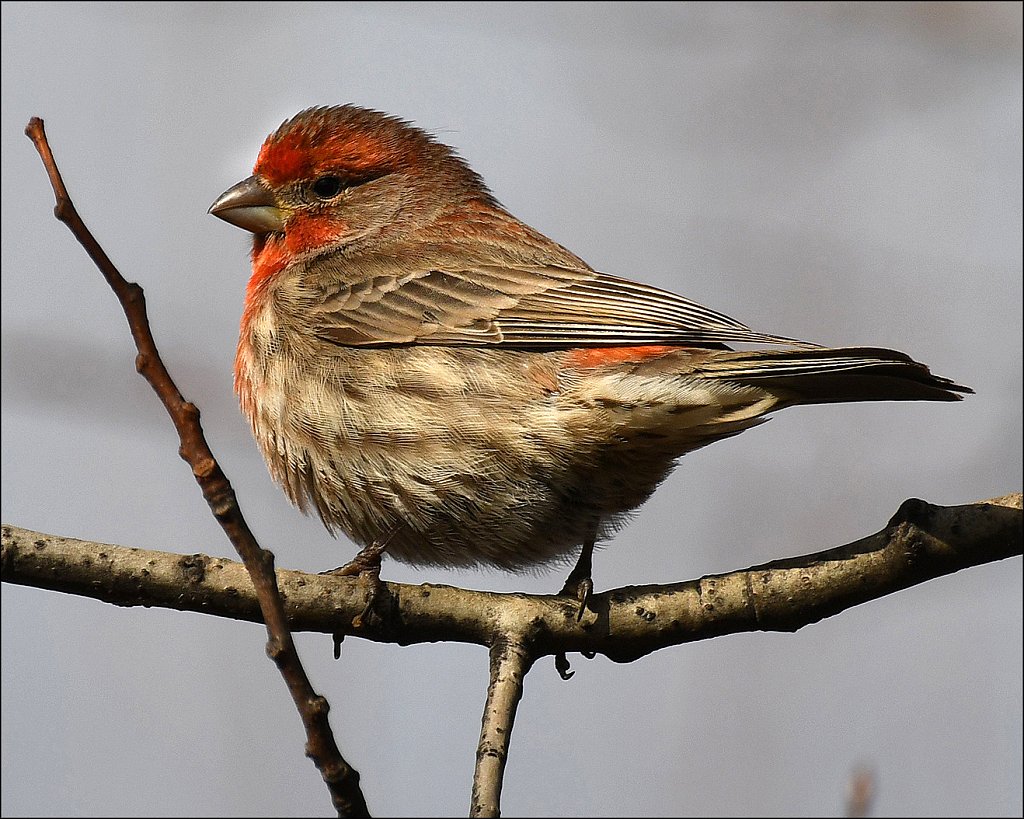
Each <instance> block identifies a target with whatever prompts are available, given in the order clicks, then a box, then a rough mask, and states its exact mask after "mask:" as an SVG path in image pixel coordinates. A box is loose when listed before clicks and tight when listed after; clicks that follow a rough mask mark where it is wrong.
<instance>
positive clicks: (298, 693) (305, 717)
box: [25, 117, 369, 816]
mask: <svg viewBox="0 0 1024 819" xmlns="http://www.w3.org/2000/svg"><path fill="white" fill-rule="evenodd" d="M25 135H26V136H27V137H28V138H29V139H31V140H32V144H33V145H35V147H36V150H37V151H38V152H39V156H40V158H41V159H42V161H43V166H44V167H45V168H46V173H47V175H48V176H49V177H50V185H51V187H52V188H53V194H54V197H55V199H56V201H57V204H56V205H55V206H54V215H55V216H56V217H57V219H59V220H60V221H61V222H63V223H64V224H65V225H67V227H68V229H69V230H70V231H71V232H72V233H73V234H74V236H75V238H76V239H78V241H79V242H80V243H81V245H82V247H84V248H85V250H86V252H87V253H88V254H89V257H90V258H91V259H92V260H93V262H95V264H96V267H98V268H99V270H100V272H101V273H102V274H103V277H104V278H105V279H106V280H107V284H109V285H110V287H111V289H112V290H113V291H114V294H115V295H116V296H117V299H118V301H119V302H120V303H121V307H122V308H123V309H124V314H125V317H126V318H127V319H128V326H129V328H130V329H131V333H132V337H133V338H134V339H135V346H136V348H137V349H138V355H137V356H136V358H135V368H136V369H137V370H138V371H139V373H140V374H141V375H142V376H143V377H144V378H145V379H146V380H147V381H148V382H149V384H150V386H151V387H152V388H153V390H154V391H155V392H156V394H157V396H158V397H159V398H160V401H161V402H162V403H163V405H164V408H165V409H166V410H167V413H168V414H169V415H170V416H171V420H172V421H173V422H174V426H175V428H176V429H177V431H178V436H179V438H180V441H181V445H180V447H179V449H178V453H179V454H180V455H181V457H182V458H183V459H184V460H185V461H186V462H187V463H188V464H189V466H191V467H192V474H193V475H195V479H196V482H197V483H198V484H199V486H200V488H201V489H202V491H203V495H204V497H205V498H206V502H207V503H208V504H209V506H210V510H211V511H212V512H213V514H214V517H216V518H217V521H218V523H220V525H221V527H222V528H223V529H224V532H225V534H227V536H228V538H229V539H230V540H231V543H232V545H233V546H234V547H235V550H236V551H237V552H238V554H239V555H240V556H241V558H242V560H243V561H244V563H245V566H246V569H247V570H248V571H249V574H250V575H251V577H252V583H253V587H254V589H255V594H256V596H257V598H258V600H259V605H260V607H261V609H262V612H263V621H264V622H265V623H266V626H267V634H268V641H267V654H268V655H269V656H270V657H271V659H273V661H274V662H275V663H276V664H277V667H278V669H279V670H280V672H281V675H282V677H284V680H285V683H286V684H287V685H288V690H289V692H290V693H291V695H292V699H293V700H294V702H295V706H296V708H298V710H299V714H300V715H301V717H302V722H303V724H304V726H305V728H306V755H307V756H309V757H310V758H311V759H312V760H313V762H314V763H315V764H316V766H317V768H318V769H319V771H320V774H321V775H322V776H323V778H324V782H325V783H327V787H328V789H329V791H330V793H331V799H332V801H333V803H334V807H335V809H336V810H337V811H338V815H339V816H368V815H369V813H368V812H367V808H366V801H365V799H364V798H363V794H362V791H361V790H360V788H359V774H358V773H357V772H356V770H355V769H354V768H352V767H351V766H350V765H349V764H348V763H347V762H346V761H345V760H344V758H342V756H341V751H340V750H339V749H338V745H337V743H336V742H335V739H334V734H333V733H332V732H331V727H330V723H329V722H328V719H327V713H328V710H329V708H330V706H329V705H328V703H327V700H325V699H324V698H323V697H321V696H319V695H318V694H317V693H316V692H315V691H314V690H313V686H312V684H311V683H310V681H309V678H308V677H307V676H306V672H305V670H304V669H303V667H302V663H301V662H300V661H299V655H298V652H297V651H296V650H295V644H294V642H293V641H292V637H291V634H290V633H289V631H288V626H287V621H286V617H285V613H284V605H283V603H282V601H281V597H280V595H279V594H278V589H277V578H276V575H275V573H274V555H273V554H272V553H271V552H269V551H267V550H266V549H263V548H261V547H260V545H259V543H257V542H256V538H255V536H254V535H253V533H252V532H251V531H250V529H249V526H248V524H247V523H246V522H245V519H244V518H243V517H242V512H241V510H240V509H239V507H238V501H237V499H236V498H235V492H234V490H233V489H232V488H231V484H230V483H229V482H228V479H227V477H226V476H225V475H224V473H223V472H222V471H221V468H220V466H219V465H218V464H217V461H216V459H215V458H214V457H213V453H212V452H211V451H210V448H209V446H208V445H207V443H206V437H205V436H204V434H203V429H202V425H201V424H200V422H199V410H198V409H197V408H196V406H195V405H194V404H192V403H190V402H188V401H186V400H185V398H184V397H183V396H182V394H181V393H180V392H179V391H178V388H177V386H176V385H175V383H174V380H173V379H172V378H171V375H170V373H169V372H168V371H167V368H166V367H164V364H163V361H162V360H161V358H160V353H159V352H158V351H157V347H156V341H155V340H154V339H153V334H152V332H151V331H150V328H149V317H148V315H147V313H146V299H145V295H144V294H143V291H142V288H141V287H139V285H138V284H136V283H135V282H129V281H126V280H125V278H124V277H123V276H122V275H121V273H120V272H119V271H118V269H117V268H116V267H115V266H114V263H113V262H111V261H110V257H108V256H107V254H106V253H105V252H104V250H103V248H102V247H100V244H99V242H97V241H96V239H95V237H94V236H93V235H92V233H91V232H90V231H89V229H88V228H87V227H86V226H85V223H84V222H83V221H82V218H81V217H80V216H79V215H78V211H77V210H76V209H75V206H74V204H73V203H72V201H71V197H70V196H69V195H68V191H67V188H66V187H65V185H64V180H63V178H62V177H61V174H60V170H59V169H58V168H57V163H56V161H55V160H54V158H53V153H52V151H51V150H50V145H49V142H48V141H47V139H46V132H45V130H44V129H43V121H42V120H41V119H40V118H39V117H33V118H32V119H31V120H30V121H29V123H28V126H27V127H26V128H25Z"/></svg>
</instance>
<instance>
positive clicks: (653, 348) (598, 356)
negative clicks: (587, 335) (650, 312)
mask: <svg viewBox="0 0 1024 819" xmlns="http://www.w3.org/2000/svg"><path fill="white" fill-rule="evenodd" d="M678 349H679V347H672V346H669V345H666V344H644V345H640V346H634V347H577V348H576V349H574V350H570V351H569V355H568V357H567V358H566V360H565V363H566V364H567V365H568V366H570V367H575V368H577V369H581V370H582V369H587V368H590V367H605V366H607V365H609V364H625V363H628V362H632V361H643V360H645V359H648V358H657V357H658V356H663V355H667V354H668V353H671V352H673V351H674V350H678Z"/></svg>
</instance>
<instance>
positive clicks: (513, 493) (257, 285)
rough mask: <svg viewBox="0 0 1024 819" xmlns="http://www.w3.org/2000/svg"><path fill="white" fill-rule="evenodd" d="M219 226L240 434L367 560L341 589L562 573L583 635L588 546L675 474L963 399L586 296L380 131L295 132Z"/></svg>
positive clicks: (584, 268)
mask: <svg viewBox="0 0 1024 819" xmlns="http://www.w3.org/2000/svg"><path fill="white" fill-rule="evenodd" d="M209 212H210V213H211V214H213V215H214V216H217V217H219V218H220V219H223V220H225V221H227V222H229V223H230V224H232V225H235V226H237V227H239V228H243V229H245V230H247V231H249V232H251V233H252V234H253V240H252V241H253V244H252V271H251V275H250V278H249V281H248V284H247V286H246V290H245V299H244V305H243V309H242V316H241V322H240V331H239V339H238V346H237V351H236V358H235V367H234V384H235V390H236V392H237V395H238V398H239V402H240V406H241V409H242V412H243V413H244V415H245V416H246V417H247V418H248V420H249V423H250V424H251V427H252V432H253V435H254V437H255V440H256V442H257V444H258V446H259V448H260V450H261V451H262V454H263V456H264V458H265V460H266V462H267V465H268V467H269V470H270V473H271V475H272V476H273V478H274V479H275V480H276V482H277V483H279V484H280V485H281V487H283V489H284V491H285V493H286V494H287V496H288V498H289V499H290V500H291V501H292V502H293V503H294V504H295V505H296V506H298V507H299V508H300V509H301V510H302V511H303V512H307V513H309V512H315V513H316V514H318V515H319V517H320V519H321V520H322V521H323V523H324V525H325V526H326V527H327V529H328V530H329V531H330V532H331V533H332V534H337V533H339V532H341V533H344V534H345V535H347V536H348V537H349V538H350V539H351V540H352V541H353V542H355V543H356V544H357V545H358V546H360V547H361V551H360V552H359V554H358V555H357V556H356V558H355V559H354V560H353V561H351V562H350V563H349V564H346V566H345V567H342V568H341V569H340V570H339V572H340V573H343V574H344V573H354V572H362V571H368V570H371V571H372V570H373V569H376V570H377V571H378V572H379V568H380V559H381V555H382V554H387V555H388V556H390V557H392V558H394V559H397V560H398V561H401V562H405V563H408V564H412V565H414V566H421V567H431V566H436V567H449V568H450V567H494V568H497V569H501V570H505V571H508V572H532V571H537V570H542V569H544V568H546V567H550V566H555V565H563V566H568V565H570V564H571V563H572V562H573V560H574V559H575V561H576V562H575V566H574V568H573V569H572V571H571V572H570V574H569V577H568V579H567V580H566V583H565V585H564V586H563V587H562V590H561V592H560V593H561V594H564V595H567V596H569V597H571V598H575V599H576V600H578V601H579V606H580V614H582V612H583V609H584V607H585V605H586V602H587V600H588V599H589V597H590V594H591V592H592V589H593V580H592V578H591V575H592V566H593V552H594V548H595V545H597V544H598V543H599V542H601V541H602V540H606V539H607V538H609V537H610V536H611V535H612V534H613V533H614V532H615V531H616V529H617V528H618V527H619V526H621V525H622V524H623V523H624V522H625V521H626V520H627V518H628V517H629V516H630V515H631V514H632V513H633V512H634V511H635V510H636V509H637V508H638V507H639V506H640V505H641V504H643V503H644V501H646V500H647V499H648V498H649V497H650V495H651V494H652V493H653V492H654V490H655V489H656V488H657V487H658V485H659V484H660V483H661V482H662V481H663V480H664V479H665V477H666V476H667V475H668V474H669V473H670V472H671V471H672V469H673V468H674V467H675V465H676V464H677V462H678V460H679V458H680V457H681V456H683V455H685V454H687V453H689V452H692V451H694V450H696V449H699V448H701V447H704V446H706V445H708V444H710V443H713V442H715V441H719V440H722V439H724V438H729V437H731V436H734V435H737V434H739V433H741V432H743V431H745V430H747V429H750V428H751V427H754V426H757V425H758V424H760V423H762V422H763V421H764V420H766V417H767V416H768V415H769V414H770V413H772V412H775V411H777V410H780V409H783V408H786V407H790V406H795V405H806V404H826V403H835V402H851V401H914V400H923V401H956V400H959V399H960V398H961V397H962V396H963V395H965V394H968V393H971V392H972V390H971V389H970V388H969V387H966V386H963V385H960V384H957V383H955V382H954V381H952V380H950V379H947V378H943V377H940V376H937V375H934V374H932V373H931V371H930V370H929V369H928V367H927V366H925V365H924V364H921V363H919V362H917V361H915V360H914V359H912V358H911V357H910V356H908V355H906V354H904V353H902V352H898V351H895V350H890V349H885V348H880V347H867V346H866V347H839V348H829V347H823V346H819V345H817V344H813V343H809V342H805V341H800V340H797V339H792V338H787V337H785V336H779V335H774V334H770V333H763V332H758V331H755V330H752V329H750V328H749V327H748V326H747V325H745V324H743V323H741V322H739V321H737V320H735V319H733V318H730V317H728V316H726V315H724V314H723V313H720V312H718V311H716V310H713V309H710V308H708V307H704V306H702V305H700V304H698V303H697V302H695V301H691V300H689V299H687V298H684V297H683V296H680V295H676V294H675V293H672V292H669V291H667V290H663V289H660V288H657V287H654V286H651V285H649V284H644V283H642V282H640V281H634V280H631V279H628V278H623V277H619V276H616V275H612V274H608V273H603V272H599V271H596V270H594V269H593V268H591V267H590V266H589V265H588V264H587V263H586V262H584V261H583V260H582V259H581V258H579V257H578V256H576V255H575V254H574V253H572V252H571V251H569V250H567V249H566V248H565V247H563V246H562V245H560V244H558V243H557V242H555V241H553V240H552V239H549V238H548V237H547V236H545V235H543V234H542V233H540V232H539V231H537V230H535V229H533V228H531V227H529V226H528V225H527V224H525V223H524V222H522V221H520V220H519V219H518V218H516V217H515V216H513V215H512V214H511V213H510V212H509V211H508V210H506V209H505V208H504V207H503V206H502V205H501V204H500V203H499V201H498V200H497V199H496V198H495V196H494V195H493V194H492V193H491V191H490V189H489V188H488V187H487V185H486V184H485V183H484V181H483V179H482V178H481V177H480V176H479V175H478V174H477V173H476V172H475V171H473V170H472V168H471V167H470V166H469V165H468V164H467V162H466V161H465V160H463V159H462V158H461V157H460V156H459V155H458V153H457V152H456V151H455V150H454V149H453V148H451V147H449V146H447V145H445V144H443V143H442V142H440V141H439V140H437V139H436V138H435V137H434V136H433V135H431V134H429V133H428V132H426V131H424V130H423V129H421V128H419V127H417V126H415V125H413V124H411V123H410V122H408V121H405V120H403V119H400V118H397V117H395V116H392V115H389V114H385V113H382V112H380V111H376V110H372V109H369V108H363V107H359V106H355V105H337V106H327V107H315V108H309V109H307V110H304V111H302V112H300V113H299V114H297V115H295V116H294V117H292V118H290V119H288V120H286V121H285V122H284V123H282V124H281V126H280V127H279V128H277V129H276V130H275V131H274V132H273V133H271V134H270V135H269V136H268V137H267V138H266V140H265V141H264V142H263V145H262V147H261V148H260V150H259V154H258V157H257V159H256V163H255V165H254V167H253V172H252V175H251V176H249V177H248V178H246V179H245V180H243V181H242V182H239V183H238V184H236V185H234V186H233V187H231V188H229V189H228V190H227V191H225V192H224V193H223V194H222V195H221V196H219V197H218V198H217V199H216V201H215V202H214V203H213V205H212V206H211V207H210V209H209ZM737 347H739V348H741V349H737ZM746 348H751V349H746Z"/></svg>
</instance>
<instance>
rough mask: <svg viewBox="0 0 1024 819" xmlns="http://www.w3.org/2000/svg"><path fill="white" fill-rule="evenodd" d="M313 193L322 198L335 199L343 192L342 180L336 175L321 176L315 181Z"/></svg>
mask: <svg viewBox="0 0 1024 819" xmlns="http://www.w3.org/2000/svg"><path fill="white" fill-rule="evenodd" d="M313 193H315V194H316V195H317V197H319V198H320V199H333V198H334V197H335V196H337V195H338V194H339V193H341V180H340V179H338V177H336V176H321V177H320V178H319V179H318V180H316V182H314V183H313Z"/></svg>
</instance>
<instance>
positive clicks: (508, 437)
mask: <svg viewBox="0 0 1024 819" xmlns="http://www.w3.org/2000/svg"><path fill="white" fill-rule="evenodd" d="M543 355H544V354H541V353H509V352H502V353H495V352H491V351H479V352H478V351H472V350H455V351H453V350H449V349H447V348H433V349H431V348H427V349H423V348H406V349H404V350H402V351H401V353H400V354H399V353H398V351H385V350H372V351H369V350H366V351H346V355H345V356H343V357H338V356H335V357H334V358H333V359H332V360H331V362H330V365H329V366H327V365H325V366H324V368H323V371H322V372H321V374H320V376H319V377H316V378H309V379H304V380H302V381H295V380H292V381H289V379H288V378H286V377H284V376H283V373H285V372H291V371H293V370H292V368H288V367H284V366H282V369H281V373H282V375H281V376H280V377H276V376H275V375H274V374H273V373H272V372H270V371H267V372H265V378H264V379H263V381H264V383H265V384H279V385H280V388H279V389H269V390H268V391H267V392H266V394H265V395H264V396H263V399H262V400H258V401H252V402H250V405H251V406H252V414H251V418H252V422H253V428H254V431H255V433H256V437H257V439H258V441H259V442H260V446H261V448H262V449H263V452H264V455H265V457H266V459H267V462H268V464H269V465H270V468H271V472H272V473H273V474H274V477H275V478H276V479H277V480H278V481H279V482H280V483H281V484H282V485H283V486H284V488H285V490H286V491H287V493H288V495H289V496H290V497H291V499H292V500H293V501H294V502H295V503H296V504H297V505H299V506H300V507H301V508H303V509H304V510H309V509H315V510H316V511H317V512H318V513H319V515H320V517H321V518H322V519H323V521H324V523H325V524H326V525H327V526H328V528H330V529H332V530H340V531H342V532H344V533H345V534H347V535H348V536H349V537H350V538H352V539H353V540H354V541H356V542H357V543H359V544H360V545H366V544H368V543H371V542H374V541H386V542H387V554H389V555H391V556H392V557H394V558H396V559H399V560H402V561H404V562H408V563H413V564H426V565H429V564H437V565H444V566H472V565H480V564H483V565H494V566H498V567H501V568H505V569H518V568H522V567H526V566H537V565H541V564H545V563H552V562H559V561H562V562H564V561H565V560H568V559H571V557H572V555H573V554H574V553H575V551H576V550H577V548H578V546H579V545H580V544H581V543H583V542H584V541H585V540H586V539H588V538H592V537H593V536H594V535H595V534H597V533H598V532H599V531H606V530H607V529H608V528H609V527H613V526H614V525H615V523H617V522H618V521H620V520H621V519H622V517H623V515H624V514H625V513H628V512H629V511H630V510H632V509H634V508H635V507H637V506H638V505H640V504H641V503H643V501H644V500H646V499H647V497H648V496H649V495H650V493H651V492H652V491H653V490H654V489H655V488H656V487H657V485H658V484H659V483H660V482H661V481H662V480H663V479H664V477H665V476H666V475H667V474H668V472H669V471H670V470H671V468H672V466H673V464H674V461H675V459H676V457H678V455H680V454H682V453H683V452H685V451H688V450H689V449H693V448H696V446H699V445H701V444H702V443H703V442H704V441H703V439H702V438H701V436H704V433H700V434H698V435H697V436H696V437H693V436H691V438H692V439H691V438H687V437H686V434H685V430H686V429H687V428H693V429H698V428H699V427H700V426H701V425H702V424H705V423H706V422H707V421H708V420H709V417H710V416H708V412H707V411H706V408H705V407H704V406H703V404H701V401H702V400H703V399H701V400H699V401H697V402H696V403H697V405H694V406H691V407H684V408H682V409H680V408H679V407H677V406H670V405H665V406H657V405H655V404H651V405H649V406H648V405H644V404H643V402H640V403H637V402H633V403H623V402H620V401H618V400H617V399H616V397H615V396H614V395H611V394H608V395H605V394H603V393H601V391H600V389H599V388H597V387H595V385H594V384H593V383H588V389H581V387H580V384H579V383H561V384H559V383H557V380H556V379H553V378H550V377H545V376H544V373H542V372H541V373H539V371H538V366H539V365H541V364H547V363H548V362H547V361H546V360H545V359H543V358H542V356H543ZM339 359H340V360H339ZM271 369H273V366H271ZM563 381H564V379H563ZM595 390H597V391H596V392H595ZM612 392H614V391H613V390H612ZM695 400H696V399H695ZM244 406H245V402H244V401H243V407H244ZM713 414H714V413H712V415H713ZM683 419H688V420H683ZM747 425H749V424H745V425H744V428H745V426H747ZM737 431H738V430H737ZM704 437H706V436H704ZM698 439H700V440H698Z"/></svg>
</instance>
